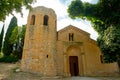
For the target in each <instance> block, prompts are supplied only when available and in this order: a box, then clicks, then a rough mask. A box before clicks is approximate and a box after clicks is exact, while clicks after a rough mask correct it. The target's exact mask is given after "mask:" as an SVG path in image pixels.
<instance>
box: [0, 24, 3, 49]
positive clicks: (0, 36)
mask: <svg viewBox="0 0 120 80" xmlns="http://www.w3.org/2000/svg"><path fill="white" fill-rule="evenodd" d="M3 36H4V25H3V28H2V31H1V34H0V51H1V48H2V43H3Z"/></svg>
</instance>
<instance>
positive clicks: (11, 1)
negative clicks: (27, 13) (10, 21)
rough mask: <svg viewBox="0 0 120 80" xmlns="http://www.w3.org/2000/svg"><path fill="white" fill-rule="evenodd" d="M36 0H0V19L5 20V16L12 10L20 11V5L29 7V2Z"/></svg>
mask: <svg viewBox="0 0 120 80" xmlns="http://www.w3.org/2000/svg"><path fill="white" fill-rule="evenodd" d="M35 1H36V0H0V21H3V20H5V18H6V16H7V15H9V14H13V13H12V12H13V11H16V12H18V13H21V15H22V7H23V6H24V7H26V9H31V4H32V3H33V2H35Z"/></svg>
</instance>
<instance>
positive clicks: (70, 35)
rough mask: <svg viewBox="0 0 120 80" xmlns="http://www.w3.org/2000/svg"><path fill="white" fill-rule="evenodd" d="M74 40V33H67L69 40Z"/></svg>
mask: <svg viewBox="0 0 120 80" xmlns="http://www.w3.org/2000/svg"><path fill="white" fill-rule="evenodd" d="M73 40H74V34H73V33H69V41H73Z"/></svg>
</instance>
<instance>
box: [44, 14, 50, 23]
mask: <svg viewBox="0 0 120 80" xmlns="http://www.w3.org/2000/svg"><path fill="white" fill-rule="evenodd" d="M48 19H49V17H48V15H45V16H44V23H43V25H48Z"/></svg>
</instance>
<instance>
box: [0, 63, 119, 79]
mask: <svg viewBox="0 0 120 80" xmlns="http://www.w3.org/2000/svg"><path fill="white" fill-rule="evenodd" d="M19 66H20V64H10V63H0V80H120V77H68V78H56V77H55V78H43V77H41V76H40V75H36V74H32V73H25V72H14V70H15V69H16V68H18V67H19Z"/></svg>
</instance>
